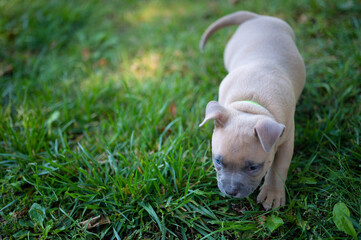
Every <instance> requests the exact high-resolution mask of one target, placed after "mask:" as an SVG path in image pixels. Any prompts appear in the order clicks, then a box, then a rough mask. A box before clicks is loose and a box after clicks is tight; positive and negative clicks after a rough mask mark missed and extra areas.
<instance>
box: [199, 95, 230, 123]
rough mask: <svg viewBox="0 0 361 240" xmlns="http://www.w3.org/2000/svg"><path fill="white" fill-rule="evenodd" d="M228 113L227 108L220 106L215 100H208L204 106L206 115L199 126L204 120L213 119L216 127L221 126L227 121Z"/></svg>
mask: <svg viewBox="0 0 361 240" xmlns="http://www.w3.org/2000/svg"><path fill="white" fill-rule="evenodd" d="M228 117H229V113H228V111H227V109H226V108H225V107H223V106H221V105H220V104H219V103H218V102H217V101H210V102H209V103H208V104H207V107H206V116H205V118H204V120H203V122H202V123H201V124H199V127H202V126H203V125H204V124H205V123H206V122H208V121H209V120H211V119H214V122H215V124H216V127H223V126H224V124H225V123H226V122H227V120H228Z"/></svg>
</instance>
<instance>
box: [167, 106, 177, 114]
mask: <svg viewBox="0 0 361 240" xmlns="http://www.w3.org/2000/svg"><path fill="white" fill-rule="evenodd" d="M169 112H170V114H171V115H172V117H175V116H176V115H177V105H176V103H172V105H170V107H169Z"/></svg>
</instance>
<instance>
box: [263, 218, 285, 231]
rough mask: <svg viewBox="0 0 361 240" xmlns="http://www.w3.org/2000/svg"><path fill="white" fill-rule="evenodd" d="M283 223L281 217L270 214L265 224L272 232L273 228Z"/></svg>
mask: <svg viewBox="0 0 361 240" xmlns="http://www.w3.org/2000/svg"><path fill="white" fill-rule="evenodd" d="M283 224H284V222H283V220H282V218H280V217H277V216H275V215H273V214H272V215H271V216H268V217H267V222H266V226H267V228H268V229H269V230H270V231H271V232H273V231H274V230H276V229H277V228H279V227H280V226H282V225H283Z"/></svg>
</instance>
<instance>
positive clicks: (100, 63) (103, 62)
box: [98, 58, 107, 67]
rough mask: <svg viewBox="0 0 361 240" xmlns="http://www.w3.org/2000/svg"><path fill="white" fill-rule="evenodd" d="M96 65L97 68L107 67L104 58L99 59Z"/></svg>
mask: <svg viewBox="0 0 361 240" xmlns="http://www.w3.org/2000/svg"><path fill="white" fill-rule="evenodd" d="M98 63H99V66H101V67H104V66H106V65H107V60H106V59H105V58H101V59H100V60H99V62H98Z"/></svg>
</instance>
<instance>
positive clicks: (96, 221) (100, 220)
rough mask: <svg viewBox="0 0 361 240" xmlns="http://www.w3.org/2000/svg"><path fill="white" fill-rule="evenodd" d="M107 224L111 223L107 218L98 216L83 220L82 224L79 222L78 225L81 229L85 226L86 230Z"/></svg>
mask: <svg viewBox="0 0 361 240" xmlns="http://www.w3.org/2000/svg"><path fill="white" fill-rule="evenodd" d="M108 223H111V221H110V220H109V218H108V217H107V216H104V215H99V216H96V217H93V218H90V219H88V220H85V221H83V222H80V223H79V224H80V225H81V226H82V227H85V226H86V229H92V228H95V227H97V226H100V225H104V224H108Z"/></svg>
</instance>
